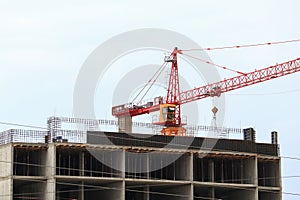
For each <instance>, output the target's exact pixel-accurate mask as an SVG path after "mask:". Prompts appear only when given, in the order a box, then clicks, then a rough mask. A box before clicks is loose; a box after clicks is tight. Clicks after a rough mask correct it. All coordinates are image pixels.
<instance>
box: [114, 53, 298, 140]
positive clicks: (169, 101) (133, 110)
mask: <svg viewBox="0 0 300 200" xmlns="http://www.w3.org/2000/svg"><path fill="white" fill-rule="evenodd" d="M178 53H179V54H182V51H181V50H178V49H177V48H175V49H174V51H173V52H172V53H171V55H170V56H166V58H165V62H171V63H172V68H171V73H170V78H169V84H168V92H167V96H166V98H165V99H164V98H163V97H156V98H154V99H153V101H148V102H147V103H144V104H134V103H129V104H123V105H119V106H114V107H113V108H112V115H113V116H115V117H118V118H120V117H134V116H138V115H142V114H149V113H151V112H155V111H160V118H159V121H158V122H156V123H155V124H159V125H163V126H165V128H164V129H163V130H162V134H164V135H185V134H186V133H185V129H184V128H183V127H182V125H183V124H182V121H181V113H180V106H181V105H182V104H185V103H188V102H192V101H196V100H199V99H204V98H207V97H214V96H220V95H221V94H222V93H225V92H229V91H232V90H236V89H239V88H243V87H247V86H250V85H254V84H257V83H261V82H264V81H268V80H272V79H275V78H279V77H282V76H285V75H288V74H292V73H296V72H299V71H300V58H297V59H295V60H291V61H287V62H284V63H281V64H276V65H274V66H270V67H266V68H263V69H259V70H255V71H253V72H249V73H241V74H242V75H239V76H236V77H233V78H230V79H225V80H222V81H219V82H216V83H212V84H208V85H205V86H202V87H199V88H195V89H192V90H188V91H184V92H180V86H179V75H178V64H177V54H178Z"/></svg>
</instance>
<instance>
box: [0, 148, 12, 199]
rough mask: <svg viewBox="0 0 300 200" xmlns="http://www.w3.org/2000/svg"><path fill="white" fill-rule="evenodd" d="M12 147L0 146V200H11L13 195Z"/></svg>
mask: <svg viewBox="0 0 300 200" xmlns="http://www.w3.org/2000/svg"><path fill="white" fill-rule="evenodd" d="M12 155H13V147H12V144H6V145H0V169H1V170H0V200H12V197H13V196H12V194H13V180H12V172H13V160H12V158H13V156H12Z"/></svg>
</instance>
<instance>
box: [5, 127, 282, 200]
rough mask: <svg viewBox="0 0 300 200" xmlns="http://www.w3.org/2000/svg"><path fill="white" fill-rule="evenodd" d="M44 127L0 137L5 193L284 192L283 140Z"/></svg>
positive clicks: (188, 198) (137, 196)
mask: <svg viewBox="0 0 300 200" xmlns="http://www.w3.org/2000/svg"><path fill="white" fill-rule="evenodd" d="M45 134H46V135H44V136H46V137H45V138H46V140H45V142H36V143H30V142H16V141H8V142H6V143H5V144H2V145H0V169H1V170H0V199H1V200H2V199H3V200H13V199H16V200H17V199H46V200H55V199H58V200H65V199H69V200H75V199H77V200H85V199H88V200H94V199H95V200H96V199H106V200H116V199H118V200H163V199H176V200H197V199H222V200H239V199H240V200H269V199H272V200H280V199H281V191H282V187H281V175H280V157H279V155H278V145H277V144H262V143H256V142H255V141H253V139H255V138H254V137H245V139H246V140H230V139H212V138H200V137H195V138H193V137H173V136H162V135H153V136H151V135H150V136H149V135H142V134H124V133H112V132H99V131H94V132H88V133H87V139H86V143H74V142H69V141H68V140H63V138H59V139H58V140H56V139H54V138H52V140H49V136H47V132H45ZM44 136H43V137H44ZM249 138H250V139H249Z"/></svg>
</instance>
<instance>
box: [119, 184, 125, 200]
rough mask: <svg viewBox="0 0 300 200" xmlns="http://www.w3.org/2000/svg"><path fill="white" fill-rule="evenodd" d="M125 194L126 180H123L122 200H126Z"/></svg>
mask: <svg viewBox="0 0 300 200" xmlns="http://www.w3.org/2000/svg"><path fill="white" fill-rule="evenodd" d="M125 192H126V188H125V180H123V181H122V190H121V198H120V200H125Z"/></svg>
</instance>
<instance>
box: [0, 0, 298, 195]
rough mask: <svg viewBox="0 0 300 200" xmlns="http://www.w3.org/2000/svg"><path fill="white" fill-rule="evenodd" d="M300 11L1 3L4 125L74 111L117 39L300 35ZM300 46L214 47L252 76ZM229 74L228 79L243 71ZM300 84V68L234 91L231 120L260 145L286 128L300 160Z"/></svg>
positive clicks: (289, 146)
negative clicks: (135, 33) (78, 91)
mask: <svg viewBox="0 0 300 200" xmlns="http://www.w3.org/2000/svg"><path fill="white" fill-rule="evenodd" d="M299 7H300V2H299V1H297V0H285V1H283V0H282V1H279V0H277V1H276V0H273V1H270V0H269V1H259V0H254V1H238V0H236V1H233V0H227V1H220V0H219V1H218V0H207V1H203V0H194V1H178V0H172V1H170V0H165V1H157V0H154V1H153V0H152V1H138V0H127V1H119V0H115V1H112V0H111V1H107V0H102V1H89V2H88V3H87V2H86V1H64V2H62V1H56V0H54V1H51V3H50V2H47V3H45V2H42V1H32V0H28V1H3V0H2V1H0V92H1V98H0V110H1V114H0V121H7V122H16V123H24V124H31V125H39V126H44V125H45V123H46V118H47V117H48V116H50V115H53V114H55V115H57V116H72V98H73V96H72V95H73V89H74V83H75V80H76V77H77V74H78V72H79V70H80V67H81V65H82V63H83V62H84V61H85V59H86V58H87V57H88V55H89V54H90V53H91V52H92V51H93V50H94V49H95V48H96V47H97V46H98V45H100V44H101V43H102V42H104V41H106V40H108V39H109V38H111V37H112V36H114V35H117V34H120V33H122V32H125V31H130V30H132V29H138V28H162V29H169V30H173V31H176V32H179V33H181V34H184V35H186V36H187V37H189V38H191V39H193V40H194V41H196V42H197V43H198V44H199V45H201V46H202V47H216V46H227V45H235V44H249V43H259V42H268V41H281V40H290V39H299V38H300V27H299V19H300V13H299ZM174 46H176V44H174ZM299 50H300V44H299V43H294V44H285V45H278V46H270V47H258V48H249V49H239V50H224V51H213V52H208V53H209V56H210V57H211V58H212V60H213V61H214V62H215V63H218V64H221V65H225V66H230V67H231V68H234V69H237V70H240V71H244V72H248V71H252V70H254V69H255V68H257V69H259V68H263V67H267V66H270V65H273V64H275V63H280V62H282V61H287V60H292V59H295V58H297V57H299ZM220 73H221V75H222V76H223V78H225V77H231V76H235V74H233V73H226V72H222V71H220ZM150 76H151V75H149V77H145V80H148V79H149V78H150ZM291 90H298V92H288V91H291ZM299 90H300V73H299V74H293V75H289V76H287V77H283V78H280V79H277V80H273V81H270V82H268V83H262V84H260V85H256V86H251V87H249V88H243V89H241V90H238V91H234V92H231V93H229V94H228V95H227V96H226V119H225V120H226V126H227V127H240V125H241V126H242V127H248V126H253V127H255V128H256V131H257V140H258V141H260V142H269V141H270V132H271V131H272V130H277V131H279V142H280V145H281V146H280V150H281V155H282V156H292V157H300V151H299V141H300V136H299V134H298V132H299V124H298V123H299V118H298V117H299V113H300V105H299V98H300V91H299ZM272 93H281V94H272ZM242 94H243V95H242ZM245 94H263V95H245ZM207 109H209V110H210V109H211V108H207ZM208 119H209V116H207V117H206V121H209V120H208ZM203 120H204V119H203ZM1 128H2V130H3V129H8V128H10V127H7V126H6V127H1ZM282 175H283V176H288V175H300V161H295V160H288V159H283V160H282ZM283 183H284V188H283V191H285V192H294V193H297V192H299V190H298V188H299V186H298V184H299V183H300V179H299V178H293V179H291V178H289V179H283ZM283 196H284V199H297V198H299V199H300V197H296V196H291V195H283Z"/></svg>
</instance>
